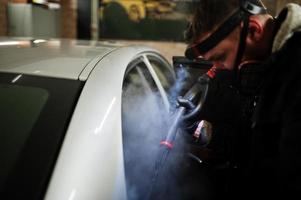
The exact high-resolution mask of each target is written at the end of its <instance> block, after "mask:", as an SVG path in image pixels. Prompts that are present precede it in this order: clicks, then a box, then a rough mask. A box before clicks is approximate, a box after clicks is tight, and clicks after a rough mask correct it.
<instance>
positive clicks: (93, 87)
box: [0, 40, 169, 200]
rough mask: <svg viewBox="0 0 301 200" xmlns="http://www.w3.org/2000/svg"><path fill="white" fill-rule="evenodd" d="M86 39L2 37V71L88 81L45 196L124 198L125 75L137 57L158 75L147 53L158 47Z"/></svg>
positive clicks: (53, 199)
mask: <svg viewBox="0 0 301 200" xmlns="http://www.w3.org/2000/svg"><path fill="white" fill-rule="evenodd" d="M12 41H15V40H12ZM16 41H22V42H24V41H27V42H28V40H16ZM83 43H85V42H83V41H72V40H71V41H69V40H54V41H47V42H44V41H42V42H40V43H38V46H32V42H30V43H29V44H27V43H25V44H22V45H23V46H20V44H18V45H17V46H16V45H15V44H12V43H10V46H9V47H7V43H4V44H5V45H6V50H5V51H4V50H3V49H1V48H2V47H1V40H0V55H1V63H0V71H2V72H15V73H20V74H22V73H25V74H32V75H39V76H51V77H60V78H68V79H79V80H82V81H86V82H85V85H84V88H83V90H82V93H81V94H80V97H79V100H78V103H77V105H76V108H75V111H74V113H73V116H72V119H71V122H70V125H69V127H68V130H67V133H66V136H65V138H64V142H63V145H62V147H61V150H60V153H59V157H58V160H57V163H56V164H55V168H54V172H53V174H52V176H51V179H50V183H49V186H48V188H47V191H46V195H45V199H46V200H58V199H64V200H96V199H97V200H98V199H104V200H110V199H112V200H123V199H126V196H127V195H126V185H125V174H124V159H123V145H122V124H121V102H122V99H121V98H122V84H123V79H124V75H125V71H126V68H127V66H128V64H129V63H130V62H131V61H132V60H133V59H135V58H138V57H141V58H143V60H144V62H146V64H147V65H148V68H149V70H150V71H151V72H152V73H153V75H154V70H153V69H152V66H151V65H150V63H149V62H148V60H147V57H146V56H145V54H147V55H154V56H157V52H156V51H155V50H154V49H151V48H148V47H144V46H128V47H121V46H120V45H119V44H111V43H105V42H104V43H101V44H100V43H99V42H97V43H92V44H91V43H88V45H90V46H85V45H87V43H85V44H83ZM24 45H25V46H24ZM3 46H4V45H3ZM24 48H25V49H24ZM4 52H5V54H6V55H3V53H4ZM22 52H23V53H22ZM18 77H19V76H16V78H18ZM156 80H157V84H159V86H158V87H159V88H161V89H160V93H161V95H162V96H163V97H164V98H166V94H164V90H163V88H162V86H160V83H159V80H158V78H156ZM167 103H168V102H167ZM167 103H166V104H167ZM168 106H169V105H167V107H168Z"/></svg>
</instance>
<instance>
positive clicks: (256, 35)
mask: <svg viewBox="0 0 301 200" xmlns="http://www.w3.org/2000/svg"><path fill="white" fill-rule="evenodd" d="M262 37H263V24H262V22H261V21H260V20H259V19H257V18H256V17H252V16H251V17H250V19H249V32H248V36H247V43H249V44H253V45H254V43H257V42H259V41H260V40H261V39H262Z"/></svg>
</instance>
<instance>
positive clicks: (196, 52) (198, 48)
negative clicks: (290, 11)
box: [185, 0, 266, 66]
mask: <svg viewBox="0 0 301 200" xmlns="http://www.w3.org/2000/svg"><path fill="white" fill-rule="evenodd" d="M263 13H266V8H265V7H262V6H258V5H255V4H254V3H252V2H250V1H249V0H242V1H241V5H240V8H239V9H237V10H236V11H235V12H234V13H233V14H232V15H231V16H230V17H229V18H228V19H227V20H226V21H225V22H224V23H223V24H222V25H221V26H220V27H219V28H218V29H217V30H216V31H215V32H214V33H213V34H211V35H210V36H209V37H208V38H207V39H205V40H204V41H202V42H200V43H197V44H193V45H190V46H188V47H187V49H186V51H185V56H186V57H187V58H188V59H191V60H194V59H196V58H197V57H199V56H200V55H202V54H204V53H206V52H208V51H209V50H210V49H212V48H214V47H215V46H216V45H217V44H218V43H219V42H221V41H222V40H223V39H224V38H226V37H227V36H228V35H229V34H230V33H231V32H232V31H233V30H234V29H235V28H236V27H237V26H238V25H239V24H240V23H241V22H243V28H242V31H241V35H240V44H239V49H238V53H237V55H236V62H235V66H236V65H238V64H239V62H240V60H241V57H242V55H243V52H244V48H245V40H246V37H247V34H248V26H249V16H250V15H256V14H263Z"/></svg>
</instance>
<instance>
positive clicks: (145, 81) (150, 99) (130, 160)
mask: <svg viewBox="0 0 301 200" xmlns="http://www.w3.org/2000/svg"><path fill="white" fill-rule="evenodd" d="M166 87H167V85H166ZM167 115H168V110H167V109H166V107H165V105H164V103H163V99H162V95H161V93H160V91H159V89H158V88H157V85H156V83H155V81H154V80H153V78H152V76H151V73H150V71H149V70H148V68H147V66H146V64H145V63H144V60H143V59H141V58H138V59H137V60H136V61H134V62H133V63H131V64H130V65H129V68H128V70H127V73H126V75H125V79H124V83H123V95H122V133H123V148H124V164H125V176H126V183H127V185H126V186H127V191H128V197H129V199H143V198H145V195H146V194H147V192H148V191H147V188H149V184H150V183H151V181H149V180H150V179H151V175H152V172H153V171H152V170H153V168H152V167H153V165H152V164H153V159H154V158H152V157H153V156H154V155H155V154H156V153H154V152H156V151H157V148H158V146H159V145H158V142H159V141H160V140H161V139H162V138H163V136H164V135H165V134H166V132H167ZM137 163H140V164H139V165H137Z"/></svg>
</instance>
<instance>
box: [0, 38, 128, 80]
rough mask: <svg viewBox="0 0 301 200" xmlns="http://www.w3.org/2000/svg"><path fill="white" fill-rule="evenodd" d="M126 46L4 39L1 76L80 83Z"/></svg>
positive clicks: (0, 48)
mask: <svg viewBox="0 0 301 200" xmlns="http://www.w3.org/2000/svg"><path fill="white" fill-rule="evenodd" d="M122 46H125V45H123V44H121V43H116V42H113V41H85V40H71V39H49V40H42V39H28V38H25V39H24V38H0V58H1V59H0V60H1V62H0V72H9V73H21V74H31V75H39V76H48V77H57V78H67V79H79V77H80V74H81V73H82V72H83V71H84V70H85V73H89V71H91V70H92V69H93V67H94V66H95V65H96V64H97V63H98V62H99V61H100V60H101V59H102V58H103V57H104V56H105V55H107V54H108V53H110V52H112V51H114V50H115V49H116V48H120V47H122ZM87 69H88V72H87Z"/></svg>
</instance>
